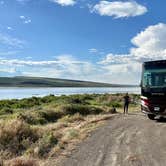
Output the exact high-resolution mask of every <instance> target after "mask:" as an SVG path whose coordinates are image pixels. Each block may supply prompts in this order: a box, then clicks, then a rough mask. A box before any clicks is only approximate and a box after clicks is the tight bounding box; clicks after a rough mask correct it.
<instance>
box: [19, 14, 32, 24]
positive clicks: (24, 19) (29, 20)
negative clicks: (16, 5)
mask: <svg viewBox="0 0 166 166" xmlns="http://www.w3.org/2000/svg"><path fill="white" fill-rule="evenodd" d="M20 19H21V20H22V21H23V23H24V24H29V23H31V22H32V20H31V19H29V18H28V17H25V16H23V15H22V16H20Z"/></svg>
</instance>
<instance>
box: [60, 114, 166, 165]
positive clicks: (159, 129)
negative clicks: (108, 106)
mask: <svg viewBox="0 0 166 166" xmlns="http://www.w3.org/2000/svg"><path fill="white" fill-rule="evenodd" d="M165 165H166V121H162V122H157V121H151V120H149V119H148V118H147V117H146V116H145V115H143V114H142V113H135V114H129V115H125V116H124V115H117V116H115V117H114V118H113V119H111V120H109V121H108V122H107V123H106V124H105V125H104V126H102V127H100V128H98V129H97V130H96V131H94V132H92V134H91V136H90V137H88V138H87V139H86V140H84V141H83V142H82V143H80V144H79V145H78V146H77V148H76V149H75V150H74V151H73V152H72V154H71V155H70V156H69V157H68V158H65V159H63V160H62V161H61V163H60V164H59V166H165Z"/></svg>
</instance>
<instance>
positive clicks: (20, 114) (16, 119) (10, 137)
mask: <svg viewBox="0 0 166 166" xmlns="http://www.w3.org/2000/svg"><path fill="white" fill-rule="evenodd" d="M123 95H124V94H83V95H69V96H68V95H62V96H54V95H49V96H45V97H31V98H26V99H20V100H18V99H12V100H0V149H1V150H0V159H1V161H2V162H3V163H4V164H5V165H10V166H12V164H13V165H14V164H16V163H20V162H24V163H26V162H27V163H30V164H29V165H28V164H27V166H30V165H32V164H33V165H34V166H36V165H38V164H39V163H42V164H44V162H45V161H47V159H48V158H51V157H53V158H56V157H58V155H59V154H60V153H62V152H63V151H64V150H65V149H67V147H68V146H69V145H70V144H71V142H75V141H76V142H77V141H79V140H81V139H83V138H85V137H86V135H87V133H88V132H90V131H91V130H92V129H94V128H96V126H97V125H98V124H99V123H100V122H102V121H103V120H106V119H108V118H110V117H111V116H112V113H114V112H113V111H112V107H115V108H117V110H122V108H123ZM130 97H131V99H132V102H131V108H137V107H138V104H137V103H138V101H139V95H136V94H131V95H130ZM1 161H0V162H1ZM33 165H32V166H33ZM14 166H20V165H14Z"/></svg>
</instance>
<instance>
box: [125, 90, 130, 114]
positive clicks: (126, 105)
mask: <svg viewBox="0 0 166 166" xmlns="http://www.w3.org/2000/svg"><path fill="white" fill-rule="evenodd" d="M123 98H124V114H128V108H129V103H130V97H129V95H128V93H126V95H125V96H124V97H123Z"/></svg>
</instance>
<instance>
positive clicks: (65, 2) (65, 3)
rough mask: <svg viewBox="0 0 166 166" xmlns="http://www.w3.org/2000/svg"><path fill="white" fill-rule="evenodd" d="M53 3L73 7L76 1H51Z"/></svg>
mask: <svg viewBox="0 0 166 166" xmlns="http://www.w3.org/2000/svg"><path fill="white" fill-rule="evenodd" d="M50 1H51V2H54V3H57V4H59V5H61V6H73V5H74V4H75V3H76V0H50Z"/></svg>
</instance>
